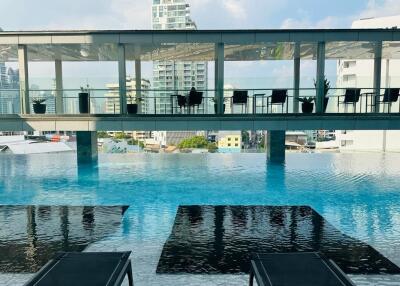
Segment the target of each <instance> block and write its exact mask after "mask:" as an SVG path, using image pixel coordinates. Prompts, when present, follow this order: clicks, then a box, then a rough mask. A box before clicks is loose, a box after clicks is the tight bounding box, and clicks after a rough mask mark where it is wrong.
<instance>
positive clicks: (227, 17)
mask: <svg viewBox="0 0 400 286" xmlns="http://www.w3.org/2000/svg"><path fill="white" fill-rule="evenodd" d="M187 2H188V3H189V4H190V9H191V17H192V19H193V20H194V21H195V22H196V24H197V27H198V29H251V28H256V29H279V28H349V27H350V26H351V23H352V21H354V20H357V19H360V18H367V17H379V16H391V15H399V14H400V0H187ZM151 4H152V1H151V0H84V1H82V0H35V1H32V0H1V9H0V27H1V28H3V30H60V29H78V30H84V29H151ZM259 64H260V65H262V67H256V68H255V66H254V64H249V63H241V64H237V65H235V66H233V65H229V64H228V65H227V66H226V77H231V78H235V77H239V76H243V75H244V74H251V73H252V72H254V71H256V73H255V74H252V75H251V76H254V77H259V76H262V73H264V74H265V73H266V72H268V73H269V74H270V75H273V76H274V75H282V74H283V75H284V76H285V75H288V76H289V75H291V72H292V71H291V68H290V64H289V65H287V64H284V65H282V66H281V67H280V68H279V67H278V66H277V65H276V64H271V65H268V63H259ZM327 67H328V72H330V73H335V70H333V67H334V65H327ZM52 69H53V66H52V65H48V66H47V67H46V65H41V66H38V65H36V66H35V65H33V66H32V68H31V72H32V76H33V77H35V76H37V77H40V76H44V75H46V74H49V73H50V70H52ZM114 69H115V67H114V66H112V67H109V68H105V69H98V68H93V67H91V66H90V65H88V66H87V67H84V68H82V69H81V70H80V71H81V73H82V74H89V75H91V74H92V73H93V71H97V72H99V73H100V74H98V76H104V77H108V76H110V74H111V73H114V72H115V71H114ZM329 69H332V70H329ZM131 70H132V69H131V67H130V66H128V73H130V72H131ZM314 70H315V68H314V66H313V64H307V63H305V64H304V66H303V68H302V72H303V75H306V76H311V77H312V76H313V74H315V73H314ZM77 72H78V73H79V68H77V67H76V66H71V67H68V66H67V67H65V71H64V75H65V76H68V75H69V74H71V75H76V74H77ZM143 72H144V76H148V77H150V76H151V67H150V66H149V67H145V68H144V71H143Z"/></svg>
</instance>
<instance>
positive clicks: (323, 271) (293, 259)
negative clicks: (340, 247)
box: [249, 252, 355, 286]
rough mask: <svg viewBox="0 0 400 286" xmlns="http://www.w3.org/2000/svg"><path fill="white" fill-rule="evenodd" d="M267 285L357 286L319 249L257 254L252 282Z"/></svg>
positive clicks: (250, 283)
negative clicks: (318, 250)
mask: <svg viewBox="0 0 400 286" xmlns="http://www.w3.org/2000/svg"><path fill="white" fill-rule="evenodd" d="M254 278H256V281H257V284H258V285H263V286H275V285H276V286H278V285H280V286H281V285H285V286H322V285H324V286H327V285H329V286H355V285H354V283H353V282H352V281H351V280H350V278H348V277H347V276H346V274H344V273H343V271H342V270H341V269H340V268H339V267H338V266H337V265H336V264H335V262H333V261H332V260H330V259H327V258H326V257H323V256H322V255H321V254H319V253H317V252H292V253H269V254H256V255H255V256H254V258H253V259H252V260H251V269H250V281H249V285H250V286H252V285H253V280H254Z"/></svg>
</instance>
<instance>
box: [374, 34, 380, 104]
mask: <svg viewBox="0 0 400 286" xmlns="http://www.w3.org/2000/svg"><path fill="white" fill-rule="evenodd" d="M381 76H382V42H376V43H375V55H374V93H375V96H374V112H379V101H380V100H379V96H380V94H381Z"/></svg>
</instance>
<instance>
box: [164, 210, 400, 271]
mask: <svg viewBox="0 0 400 286" xmlns="http://www.w3.org/2000/svg"><path fill="white" fill-rule="evenodd" d="M300 251H301V252H305V251H306V252H320V253H322V254H323V255H325V256H326V257H327V258H329V259H332V260H333V261H334V262H335V263H336V264H337V265H338V266H339V267H340V268H341V269H342V270H343V271H344V272H345V273H349V274H382V273H390V274H398V273H400V268H399V267H397V266H396V265H395V264H394V263H392V262H391V261H390V260H388V259H387V258H386V257H384V256H383V255H382V254H380V253H379V252H378V251H376V250H375V249H374V248H373V247H371V246H369V245H368V244H366V243H364V242H362V241H359V240H357V239H354V238H352V237H350V236H347V235H345V234H343V233H341V232H340V231H339V230H337V229H336V228H334V227H333V226H332V225H331V224H330V223H329V222H327V221H326V220H325V219H324V218H323V217H322V216H320V215H319V214H318V213H317V212H316V211H314V210H313V209H312V208H310V207H307V206H180V207H179V209H178V212H177V215H176V218H175V223H174V226H173V229H172V233H171V235H170V237H169V238H168V240H167V242H166V243H165V245H164V248H163V251H162V254H161V257H160V260H159V263H158V267H157V273H249V270H250V260H251V256H252V254H253V253H281V252H300Z"/></svg>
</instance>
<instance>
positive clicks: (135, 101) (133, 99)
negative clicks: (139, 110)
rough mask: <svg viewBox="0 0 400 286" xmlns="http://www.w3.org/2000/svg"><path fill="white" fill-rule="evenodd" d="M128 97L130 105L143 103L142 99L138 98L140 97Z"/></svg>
mask: <svg viewBox="0 0 400 286" xmlns="http://www.w3.org/2000/svg"><path fill="white" fill-rule="evenodd" d="M128 97H129V103H130V104H139V103H140V102H142V101H143V98H142V97H140V96H135V97H133V96H131V95H128Z"/></svg>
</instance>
